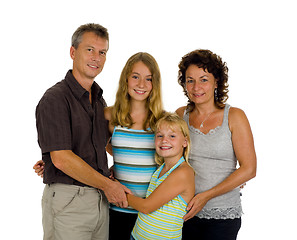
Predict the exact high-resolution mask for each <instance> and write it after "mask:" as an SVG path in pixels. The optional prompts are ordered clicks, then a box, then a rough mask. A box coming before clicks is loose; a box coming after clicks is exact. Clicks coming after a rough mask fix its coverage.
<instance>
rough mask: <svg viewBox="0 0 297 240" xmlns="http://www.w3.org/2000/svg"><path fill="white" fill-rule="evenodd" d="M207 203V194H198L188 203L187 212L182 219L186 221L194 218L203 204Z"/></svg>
mask: <svg viewBox="0 0 297 240" xmlns="http://www.w3.org/2000/svg"><path fill="white" fill-rule="evenodd" d="M208 201H209V198H208V197H207V193H206V192H203V193H198V194H197V195H196V196H195V197H193V198H192V200H191V201H190V202H189V203H188V206H187V211H188V213H187V214H186V215H185V216H184V217H183V219H184V221H187V220H189V219H191V218H192V217H194V216H195V215H196V214H197V213H198V212H200V211H201V210H202V208H203V207H204V206H205V204H206V203H207V202H208Z"/></svg>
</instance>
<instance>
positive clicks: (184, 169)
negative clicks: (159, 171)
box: [172, 162, 195, 182]
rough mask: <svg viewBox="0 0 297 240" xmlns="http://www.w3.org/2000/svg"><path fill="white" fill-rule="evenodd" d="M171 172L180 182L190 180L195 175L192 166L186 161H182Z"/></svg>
mask: <svg viewBox="0 0 297 240" xmlns="http://www.w3.org/2000/svg"><path fill="white" fill-rule="evenodd" d="M172 173H174V175H175V176H174V177H175V178H176V179H178V181H182V182H183V181H185V182H188V181H191V180H192V179H193V178H194V176H195V173H194V170H193V168H192V167H191V166H190V165H189V164H187V163H186V162H183V163H182V164H181V165H180V166H179V167H177V168H176V169H175V170H174V171H173V172H172Z"/></svg>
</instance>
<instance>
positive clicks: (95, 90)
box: [65, 70, 103, 100]
mask: <svg viewBox="0 0 297 240" xmlns="http://www.w3.org/2000/svg"><path fill="white" fill-rule="evenodd" d="M65 81H66V82H67V84H68V86H69V87H70V89H71V91H72V92H73V95H74V96H75V97H76V98H77V99H81V98H82V96H83V95H84V94H85V93H86V92H87V90H86V89H84V88H83V87H82V86H81V85H80V84H79V83H78V81H77V80H76V79H75V77H74V76H73V74H72V70H69V71H68V72H67V74H66V76H65ZM92 94H93V97H97V99H98V100H100V99H101V98H102V94H103V90H102V88H100V86H99V85H98V84H97V83H96V82H94V83H93V85H92Z"/></svg>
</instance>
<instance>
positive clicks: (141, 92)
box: [134, 89, 146, 95]
mask: <svg viewBox="0 0 297 240" xmlns="http://www.w3.org/2000/svg"><path fill="white" fill-rule="evenodd" d="M134 91H135V92H136V93H137V94H141V95H142V94H145V93H146V91H141V90H136V89H134Z"/></svg>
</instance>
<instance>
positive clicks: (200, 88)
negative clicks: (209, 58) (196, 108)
mask: <svg viewBox="0 0 297 240" xmlns="http://www.w3.org/2000/svg"><path fill="white" fill-rule="evenodd" d="M216 87H217V81H216V79H215V78H214V76H213V75H212V73H209V72H208V71H207V70H205V71H204V70H203V68H199V67H197V66H196V65H190V66H189V67H188V69H187V70H186V90H187V93H188V96H189V98H190V100H191V101H192V102H194V103H195V104H201V103H207V102H209V101H212V102H214V90H215V88H216Z"/></svg>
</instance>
